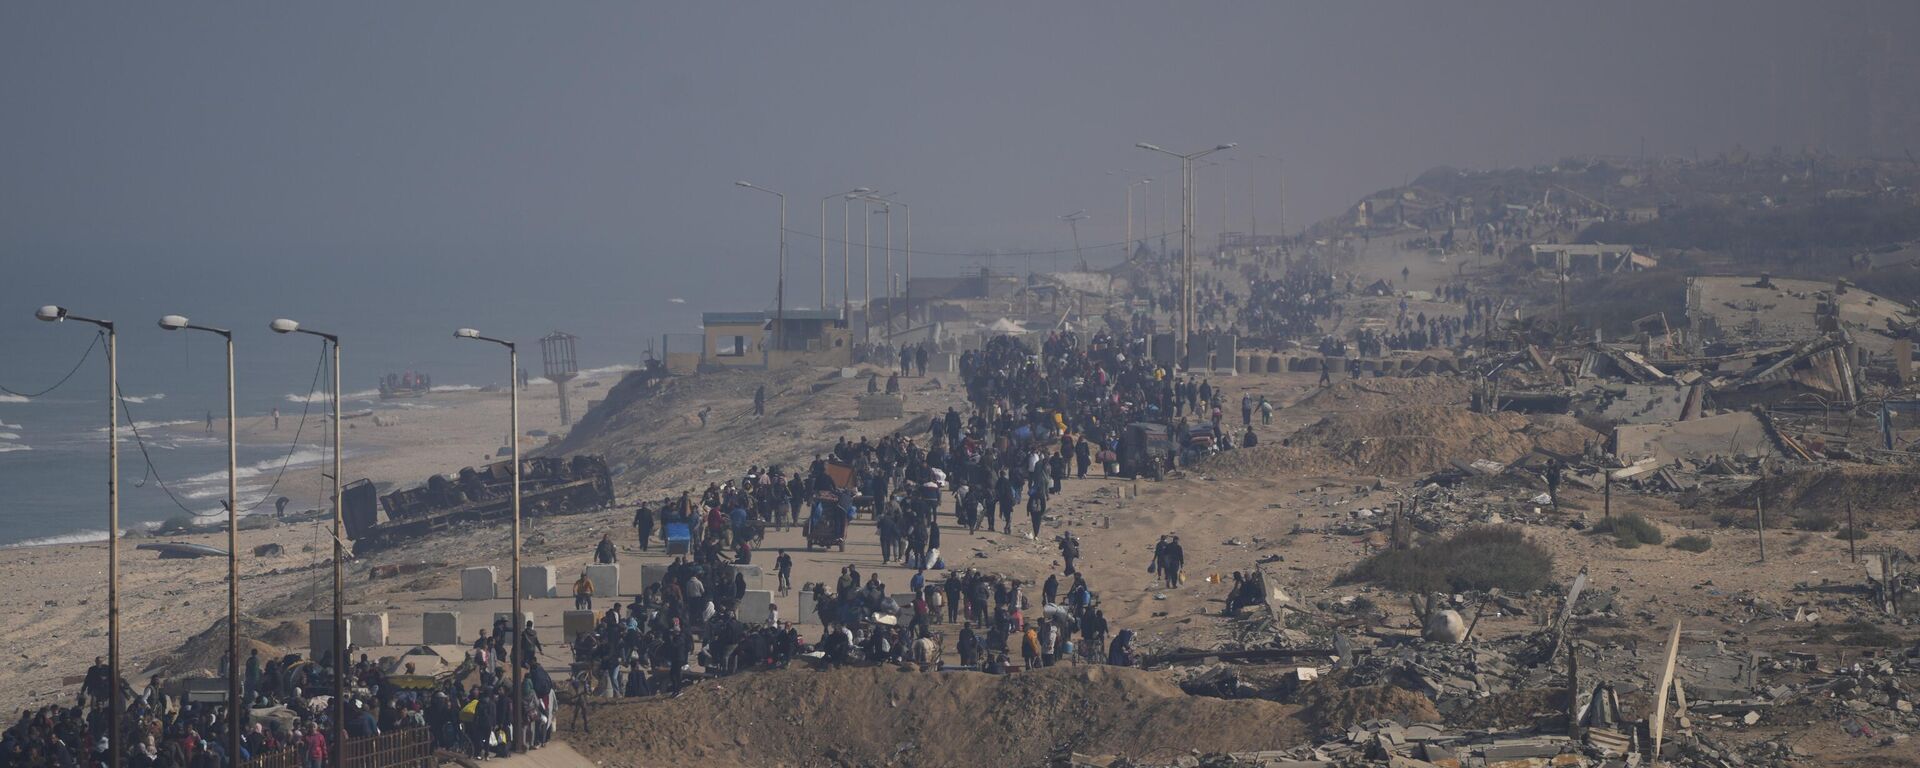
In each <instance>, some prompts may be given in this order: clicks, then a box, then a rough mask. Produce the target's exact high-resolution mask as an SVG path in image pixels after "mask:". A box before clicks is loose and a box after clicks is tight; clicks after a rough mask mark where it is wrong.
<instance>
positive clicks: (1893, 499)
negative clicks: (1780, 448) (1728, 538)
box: [1726, 467, 1920, 525]
mask: <svg viewBox="0 0 1920 768" xmlns="http://www.w3.org/2000/svg"><path fill="white" fill-rule="evenodd" d="M1917 497H1920V472H1915V471H1913V470H1910V469H1892V468H1880V467H1828V468H1823V469H1803V470H1795V471H1791V472H1783V473H1781V474H1778V475H1771V476H1768V477H1763V478H1761V479H1759V480H1757V481H1755V482H1754V483H1753V484H1752V485H1750V486H1747V488H1746V489H1745V490H1742V491H1740V492H1738V493H1735V494H1733V496H1731V497H1729V498H1728V499H1727V501H1726V506H1729V507H1733V508H1736V509H1745V510H1752V509H1753V503H1754V500H1755V499H1759V500H1760V501H1762V502H1763V503H1765V504H1766V507H1767V511H1768V513H1769V515H1771V513H1773V512H1774V511H1775V510H1779V511H1783V512H1791V511H1794V510H1807V511H1813V512H1821V513H1825V514H1828V515H1832V516H1834V517H1836V518H1842V519H1844V517H1845V516H1846V508H1847V504H1848V503H1849V502H1851V503H1852V504H1853V509H1854V513H1855V515H1856V516H1857V519H1858V520H1859V521H1860V522H1861V523H1862V524H1865V523H1868V522H1879V523H1880V524H1883V525H1904V524H1909V523H1912V522H1914V521H1915V519H1916V518H1915V509H1914V503H1913V500H1914V499H1915V498H1917Z"/></svg>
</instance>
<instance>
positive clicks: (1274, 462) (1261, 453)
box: [1197, 445, 1351, 479]
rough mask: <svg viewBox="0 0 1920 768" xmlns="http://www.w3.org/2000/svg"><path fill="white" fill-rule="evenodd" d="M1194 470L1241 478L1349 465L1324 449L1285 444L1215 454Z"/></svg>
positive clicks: (1332, 469)
mask: <svg viewBox="0 0 1920 768" xmlns="http://www.w3.org/2000/svg"><path fill="white" fill-rule="evenodd" d="M1197 469H1198V471H1199V472H1200V473H1201V474H1204V475H1207V476H1209V477H1214V478H1219V479H1240V478H1261V477H1272V476H1274V475H1278V474H1283V473H1294V474H1304V475H1312V474H1320V473H1328V472H1344V471H1347V470H1349V469H1351V467H1348V466H1346V465H1345V464H1342V463H1340V462H1338V461H1334V460H1333V459H1331V458H1328V457H1327V455H1326V453H1325V452H1324V451H1319V450H1315V449H1310V448H1299V447H1293V446H1285V445H1257V446H1254V447H1252V448H1243V449H1240V450H1233V451H1222V452H1220V453H1217V454H1214V455H1213V456H1211V457H1208V458H1207V459H1206V460H1205V461H1203V462H1201V463H1200V464H1199V465H1198V467H1197Z"/></svg>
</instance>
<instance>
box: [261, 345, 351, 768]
mask: <svg viewBox="0 0 1920 768" xmlns="http://www.w3.org/2000/svg"><path fill="white" fill-rule="evenodd" d="M267 327H268V328H271V329H273V332H274V333H281V334H286V333H304V334H307V335H308V336H318V337H320V338H321V339H322V340H324V341H325V342H326V343H327V344H328V345H329V346H331V347H332V348H333V392H332V393H331V394H330V395H329V399H331V400H332V401H333V723H332V728H331V730H332V731H333V734H332V735H333V749H332V750H331V751H330V752H329V755H330V756H331V757H332V762H333V765H334V768H341V767H342V766H344V765H346V751H347V734H346V723H347V615H346V602H347V599H346V593H347V582H346V578H345V576H344V574H343V571H342V568H343V567H344V566H343V563H345V561H346V558H347V547H346V540H347V532H346V526H345V518H346V509H345V505H346V494H345V493H344V491H345V490H346V484H345V482H344V481H343V480H341V467H340V442H341V440H340V421H341V419H340V337H339V336H335V335H333V334H331V333H321V332H319V331H314V330H309V329H306V328H302V327H300V324H299V323H297V322H294V321H292V320H288V319H286V318H284V317H282V318H279V319H277V320H274V321H273V322H272V323H269V324H268V325H267Z"/></svg>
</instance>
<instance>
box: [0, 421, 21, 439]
mask: <svg viewBox="0 0 1920 768" xmlns="http://www.w3.org/2000/svg"><path fill="white" fill-rule="evenodd" d="M4 426H6V425H5V424H0V427H4ZM18 439H20V435H18V434H16V433H13V432H0V440H18Z"/></svg>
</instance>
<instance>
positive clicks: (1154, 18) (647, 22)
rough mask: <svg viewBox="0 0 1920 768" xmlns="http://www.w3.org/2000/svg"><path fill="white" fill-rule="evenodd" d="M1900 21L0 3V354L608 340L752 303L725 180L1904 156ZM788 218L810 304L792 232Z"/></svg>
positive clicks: (1235, 181) (1091, 201) (764, 293)
mask: <svg viewBox="0 0 1920 768" xmlns="http://www.w3.org/2000/svg"><path fill="white" fill-rule="evenodd" d="M1915 32H1920V3H1913V2H1897V3H1878V4H1859V3H1817V4H1816V3H1804V4H1802V3H1791V4H1788V3H1765V2H1722V3H1706V2H1689V3H1678V4H1675V3H1664V2H1661V3H1653V2H1649V3H1619V2H1584V3H1532V2H1527V3H1522V2H1449V3H1432V2H1410V3H1271V2H1261V3H1216V2H1191V3H1114V2H1075V3H1069V2H1051V3H1029V2H1020V3H983V2H966V3H878V2H874V3H866V2H859V3H844V2H833V3H827V2H811V3H794V2H774V3H738V2H725V3H674V4H669V3H648V4H631V3H577V2H563V3H541V4H526V3H490V2H457V3H456V2H446V3H384V2H383V3H321V4H294V3H222V4H190V3H189V4H180V3H120V4H96V3H7V4H0V110H3V112H0V268H4V274H5V275H6V277H5V279H4V280H0V356H4V357H5V359H7V361H8V363H7V365H6V366H5V368H6V369H7V371H8V374H7V375H8V382H7V383H10V384H11V383H16V382H17V381H18V380H19V379H33V378H34V377H33V376H31V375H29V374H31V373H35V372H38V371H41V370H43V369H44V368H47V367H57V366H58V365H60V364H63V362H64V361H66V360H70V359H71V358H70V357H67V354H68V353H67V351H66V346H67V345H66V344H65V342H66V341H69V340H70V339H69V338H67V337H65V336H62V337H61V339H60V341H59V342H58V343H56V342H54V341H49V339H51V338H53V337H54V336H58V334H50V333H48V332H47V331H46V330H45V329H42V328H38V327H34V326H33V324H32V322H31V320H30V318H28V313H29V312H30V311H31V308H32V307H33V306H35V305H37V304H39V303H43V302H45V301H49V300H59V301H62V302H65V303H68V304H70V305H72V306H74V307H75V308H76V309H81V308H87V309H91V310H93V311H96V312H98V313H101V314H108V315H113V316H115V317H118V318H120V319H122V320H123V321H126V322H129V323H130V324H132V323H134V322H135V321H137V324H138V325H139V326H140V327H141V328H142V329H146V328H150V325H148V324H149V323H150V322H151V318H152V317H157V316H158V315H159V314H162V313H164V312H168V311H179V312H184V313H188V314H192V315H194V317H195V319H197V320H198V319H201V318H205V320H206V321H207V322H216V323H230V324H233V325H236V326H238V327H241V328H245V329H248V330H249V331H250V332H251V331H252V330H253V329H261V328H263V327H264V323H265V322H266V320H267V319H268V318H269V317H271V316H272V315H274V314H289V315H294V316H297V317H300V318H301V319H303V320H305V321H307V322H308V323H310V324H312V325H315V326H328V327H330V328H333V329H337V330H339V331H340V332H341V333H343V334H346V335H347V336H348V338H349V340H350V343H351V344H353V346H350V347H349V353H350V356H351V355H355V354H357V355H358V357H357V358H353V359H357V360H359V361H362V363H363V367H362V368H361V369H360V371H359V373H361V374H362V375H361V378H364V379H366V380H367V381H368V382H370V380H371V377H372V375H373V372H372V371H370V370H368V368H370V367H373V366H379V365H385V366H395V367H399V366H415V367H422V368H432V369H435V370H473V368H474V367H475V366H477V365H479V364H481V363H482V362H483V361H481V360H476V357H477V353H476V352H475V351H474V350H469V349H465V348H461V347H453V346H452V345H451V343H450V342H448V343H440V341H439V340H441V339H444V338H445V336H446V335H447V333H448V332H450V330H451V329H452V328H453V327H455V326H457V325H469V324H470V325H479V326H482V327H483V328H486V329H487V330H489V331H493V332H497V333H501V334H507V335H513V336H517V337H520V338H526V339H530V338H532V337H534V336H537V335H538V334H540V333H542V332H544V331H546V330H550V329H552V328H556V327H558V328H565V329H567V330H570V331H574V332H576V333H579V334H580V335H582V336H583V337H585V339H586V340H585V341H583V343H582V348H581V355H582V359H583V364H595V365H598V364H606V363H611V362H618V361H631V360H633V359H635V358H637V357H638V354H639V350H640V349H641V348H642V347H643V346H644V345H645V343H646V340H647V339H648V338H649V337H654V338H657V334H658V333H659V332H661V331H666V330H674V331H683V330H691V329H692V328H693V326H694V325H695V324H696V323H697V313H698V311H699V310H701V309H752V308H759V307H763V306H770V304H771V301H772V280H771V277H770V275H768V274H767V269H768V268H769V267H770V265H771V263H772V261H773V257H774V244H775V242H776V231H775V226H774V224H775V219H774V217H775V207H774V205H775V203H774V200H773V198H771V197H769V196H766V195H761V194H758V193H754V192H751V191H749V190H742V189H738V188H735V187H734V186H732V182H733V181H734V180H736V179H749V180H752V181H754V182H757V183H759V184H762V185H764V186H767V187H771V188H773V189H778V190H781V191H784V192H786V193H787V194H788V195H789V199H788V217H789V226H790V228H791V229H793V230H796V231H797V232H801V233H811V232H813V231H815V230H817V229H818V227H819V222H818V219H819V210H820V209H819V199H820V197H821V196H822V195H826V194H829V193H832V192H834V191H837V190H842V189H845V188H848V187H851V186H855V185H867V186H873V187H877V188H879V189H881V190H883V191H897V192H898V195H899V196H898V199H900V200H902V201H904V202H906V203H908V204H910V205H912V206H914V239H915V246H916V248H917V249H921V250H933V251H949V252H966V251H972V250H975V249H982V248H1010V249H1019V248H1063V247H1067V246H1068V245H1069V244H1070V238H1069V233H1068V230H1067V227H1066V226H1065V225H1063V224H1062V223H1060V222H1059V221H1058V220H1057V217H1058V216H1059V215H1061V214H1064V213H1067V212H1069V211H1072V210H1075V209H1087V210H1089V211H1090V212H1091V214H1092V219H1091V220H1089V221H1087V222H1084V223H1083V224H1082V226H1081V239H1082V242H1083V243H1087V244H1095V243H1111V242H1114V241H1117V240H1119V239H1121V234H1122V231H1123V226H1124V224H1123V216H1122V204H1123V200H1124V198H1123V193H1122V190H1123V186H1122V184H1123V182H1122V181H1121V179H1122V177H1123V176H1125V175H1126V174H1127V173H1132V174H1135V175H1152V176H1156V177H1159V178H1160V179H1161V181H1159V182H1156V183H1155V184H1154V185H1152V188H1153V189H1154V195H1153V196H1152V197H1151V199H1149V198H1147V197H1145V196H1137V197H1136V206H1137V213H1136V215H1137V220H1138V221H1139V225H1140V227H1141V229H1142V230H1144V231H1153V230H1155V229H1157V228H1158V226H1159V224H1160V221H1161V215H1160V211H1164V210H1168V209H1170V208H1171V202H1172V200H1174V199H1175V198H1174V193H1175V192H1176V190H1177V187H1176V186H1175V185H1174V184H1172V183H1170V182H1173V181H1174V180H1175V174H1173V170H1174V166H1173V164H1171V163H1169V162H1165V160H1166V158H1162V157H1158V156H1155V155H1151V154H1149V153H1147V152H1144V151H1142V150H1138V149H1133V148H1132V146H1133V144H1134V143H1135V142H1137V141H1151V142H1155V143H1159V144H1161V145H1163V146H1166V147H1168V148H1170V149H1187V148H1198V147H1203V146H1209V145H1211V144H1214V143H1218V142H1224V141H1234V142H1239V143H1240V144H1241V149H1239V150H1236V151H1235V152H1233V153H1231V154H1229V155H1225V156H1224V157H1227V158H1228V162H1227V169H1228V173H1229V174H1230V176H1229V178H1228V184H1229V185H1230V186H1229V189H1230V192H1231V194H1232V196H1233V199H1232V200H1231V201H1230V209H1229V211H1230V214H1231V220H1230V225H1231V226H1232V227H1233V228H1234V229H1242V228H1244V227H1245V226H1246V224H1247V220H1248V204H1247V195H1248V193H1249V185H1250V181H1251V182H1252V185H1253V187H1254V190H1253V191H1255V192H1256V193H1257V195H1256V200H1257V201H1258V207H1259V211H1258V212H1259V216H1260V223H1261V226H1262V228H1263V229H1271V228H1272V227H1273V226H1274V225H1275V224H1277V220H1278V217H1279V209H1278V200H1277V197H1278V194H1277V193H1278V190H1279V182H1278V178H1279V177H1278V174H1277V169H1278V168H1279V167H1280V166H1279V164H1278V163H1277V162H1276V161H1275V158H1284V162H1285V166H1284V167H1285V184H1286V206H1287V209H1286V216H1287V220H1288V223H1289V224H1290V225H1298V224H1301V223H1304V222H1306V221H1308V220H1310V219H1314V218H1319V217H1322V216H1326V215H1329V214H1332V213H1334V212H1337V211H1338V210H1340V209H1342V208H1344V207H1345V206H1346V205H1347V204H1349V203H1350V202H1351V201H1352V200H1353V199H1354V197H1355V196H1356V195H1358V194H1361V193H1364V192H1367V191H1370V190H1373V189H1377V188H1381V187H1385V186H1391V185H1394V184H1398V183H1401V182H1402V181H1404V180H1405V179H1407V178H1409V177H1411V176H1414V175H1417V174H1418V173H1419V172H1420V171H1421V170H1423V169H1426V168H1429V167H1432V166H1434V165H1440V164H1449V165H1457V166H1467V167H1484V166H1488V165H1516V164H1530V163H1537V162H1546V161H1551V160H1552V159H1554V158H1556V157H1559V156H1562V155H1566V154H1571V153H1581V152H1593V153H1618V154H1637V153H1639V152H1640V151H1641V149H1642V141H1643V140H1644V142H1645V145H1644V146H1645V148H1646V150H1648V151H1650V152H1653V153H1667V154H1691V153H1694V152H1696V151H1697V152H1700V153H1702V154H1712V153H1715V152H1717V151H1719V150H1722V149H1725V148H1728V147H1731V146H1733V145H1734V144H1736V143H1739V144H1744V145H1746V146H1748V147H1750V148H1765V147H1771V146H1773V145H1784V146H1786V147H1789V148H1795V147H1799V146H1802V145H1804V144H1807V143H1809V142H1816V143H1819V144H1820V145H1822V146H1826V147H1829V148H1832V149H1836V150H1840V151H1849V152H1874V153H1882V154H1898V153H1900V152H1902V151H1903V150H1904V149H1905V148H1906V147H1907V146H1911V145H1912V144H1914V143H1916V141H1915V140H1916V138H1920V118H1917V117H1916V115H1920V110H1916V109H1915V105H1916V104H1917V103H1920V98H1917V97H1916V96H1915V94H1914V88H1915V86H1914V85H1913V82H1915V81H1917V80H1920V78H1916V77H1914V75H1915V69H1916V66H1915V64H1916V60H1915V57H1914V55H1913V54H1911V53H1908V52H1907V51H1906V50H1905V49H1908V48H1911V47H1912V43H1911V41H1912V39H1913V37H1914V33H1915ZM1895 49H1901V50H1895ZM1262 156H1265V159H1262ZM1120 169H1128V170H1127V171H1124V172H1123V171H1121V170H1120ZM1109 172H1112V173H1109ZM1250 172H1254V173H1257V175H1256V177H1255V178H1252V179H1249V175H1248V174H1249V173H1250ZM1217 173H1218V169H1213V168H1209V169H1205V170H1204V171H1202V172H1201V173H1200V174H1199V181H1198V184H1197V186H1198V187H1199V211H1198V213H1197V214H1196V215H1197V218H1198V219H1199V221H1200V227H1201V231H1202V233H1203V234H1207V235H1209V236H1210V235H1211V233H1212V232H1213V231H1214V230H1216V229H1218V226H1219V225H1218V224H1217V222H1218V221H1219V220H1220V209H1219V205H1220V200H1219V198H1220V188H1221V184H1220V179H1219V177H1218V176H1217V175H1215V174H1217ZM839 215H840V212H839V207H838V205H835V206H834V208H833V212H832V216H831V218H832V219H833V221H832V222H831V223H830V225H829V230H830V232H831V233H832V234H833V235H834V236H836V237H837V236H838V232H839V229H840V223H839V221H838V218H839ZM1168 220H1171V218H1170V217H1169V218H1168ZM901 224H904V221H902V222H901ZM902 230H903V227H902V226H896V228H895V236H896V238H900V237H902V236H903V235H904V232H903V231H902ZM876 236H877V235H876ZM789 248H790V253H789V258H790V259H791V269H792V273H793V275H794V276H793V278H792V280H791V283H790V296H791V297H793V300H792V302H791V303H793V304H813V303H816V300H817V296H818V281H817V277H816V275H817V270H818V261H817V260H818V254H819V244H818V241H816V240H813V239H810V238H808V237H805V236H802V235H801V234H795V235H793V236H791V237H790V239H789ZM856 258H857V257H856ZM833 262H834V264H835V270H836V275H835V277H834V278H833V279H832V280H831V282H832V283H833V285H834V286H835V290H836V292H837V286H838V283H839V279H838V276H837V265H838V252H837V250H836V251H835V252H834V256H833ZM973 265H977V262H971V261H962V260H957V259H953V258H940V257H931V256H923V257H921V258H919V259H917V260H916V269H918V270H920V271H923V272H932V271H935V270H943V271H951V270H954V269H959V268H963V267H966V266H973ZM1001 266H1003V267H1007V268H1018V267H1020V266H1023V263H1018V262H1013V261H1011V260H1009V261H1008V262H1006V263H1003V264H1002V265H1001ZM855 280H856V284H857V281H858V276H857V275H856V277H855ZM857 290H858V289H857V288H856V291H857ZM669 297H685V298H686V299H688V301H689V303H688V304H685V305H679V304H667V303H665V300H666V299H667V298H669ZM152 332H153V333H156V334H157V333H159V331H157V330H155V331H152ZM264 335H265V334H264V333H260V334H257V336H259V337H264ZM170 343H172V344H174V345H175V347H177V346H178V344H180V343H183V342H170ZM248 343H249V344H257V345H258V346H259V347H260V348H261V350H262V351H261V352H260V353H259V354H261V355H264V356H265V361H264V362H262V363H261V365H271V366H273V368H272V370H274V371H283V369H284V372H285V373H286V376H285V378H287V379H290V380H304V378H305V377H306V376H307V375H308V374H310V372H311V368H310V362H308V361H309V360H310V356H309V354H308V352H309V351H308V350H307V349H306V347H305V346H304V345H302V346H300V348H299V350H298V351H297V353H296V352H295V351H294V350H290V349H287V347H288V346H289V345H288V344H286V343H276V342H272V341H268V340H264V338H259V339H254V338H250V339H248ZM135 346H138V345H137V344H132V343H130V344H129V345H128V349H129V350H130V351H132V350H133V348H134V347H135ZM168 349H172V347H169V348H168ZM168 354H169V355H173V354H176V353H173V352H169V353H168ZM16 362H18V363H19V364H18V365H16ZM16 372H18V373H19V375H18V376H15V375H14V374H15V373H16ZM276 375H277V374H276ZM349 375H350V378H351V377H352V376H353V372H350V374H349ZM480 375H481V374H473V376H470V377H468V378H474V377H478V376H480ZM443 378H444V377H443ZM35 380H37V379H35ZM350 386H352V385H350Z"/></svg>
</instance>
